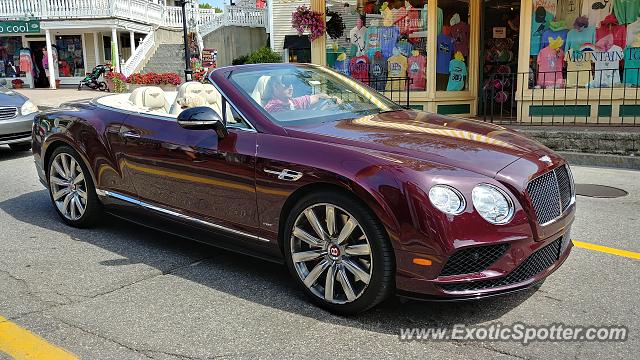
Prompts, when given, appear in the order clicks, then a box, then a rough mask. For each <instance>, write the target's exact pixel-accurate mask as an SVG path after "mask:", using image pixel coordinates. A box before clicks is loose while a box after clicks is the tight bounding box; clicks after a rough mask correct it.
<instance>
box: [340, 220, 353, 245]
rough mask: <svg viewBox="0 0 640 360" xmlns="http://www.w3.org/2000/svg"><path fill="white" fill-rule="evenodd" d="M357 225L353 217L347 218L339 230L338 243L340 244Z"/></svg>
mask: <svg viewBox="0 0 640 360" xmlns="http://www.w3.org/2000/svg"><path fill="white" fill-rule="evenodd" d="M357 226H358V222H356V220H355V219H354V218H353V217H350V218H349V220H347V222H346V223H345V224H344V226H343V227H342V230H340V235H338V240H337V242H338V244H342V243H343V242H344V241H345V240H347V238H348V237H349V236H351V233H352V232H353V230H354V229H355V228H356V227H357Z"/></svg>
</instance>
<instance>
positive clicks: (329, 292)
mask: <svg viewBox="0 0 640 360" xmlns="http://www.w3.org/2000/svg"><path fill="white" fill-rule="evenodd" d="M335 280H336V266H335V264H332V265H331V267H330V268H329V270H327V279H326V280H325V282H324V298H325V299H326V300H327V301H333V283H334V282H335Z"/></svg>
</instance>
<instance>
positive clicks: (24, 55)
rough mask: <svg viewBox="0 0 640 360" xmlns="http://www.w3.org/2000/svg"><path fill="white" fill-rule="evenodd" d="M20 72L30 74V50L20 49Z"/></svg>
mask: <svg viewBox="0 0 640 360" xmlns="http://www.w3.org/2000/svg"><path fill="white" fill-rule="evenodd" d="M19 59H20V63H19V67H20V71H23V72H25V73H30V72H31V68H32V67H33V63H32V62H31V50H29V49H21V50H20V58H19Z"/></svg>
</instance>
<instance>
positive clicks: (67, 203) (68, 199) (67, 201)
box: [62, 195, 71, 217]
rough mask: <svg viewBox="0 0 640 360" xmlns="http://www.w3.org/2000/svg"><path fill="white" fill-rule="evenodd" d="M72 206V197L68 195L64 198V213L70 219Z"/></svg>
mask: <svg viewBox="0 0 640 360" xmlns="http://www.w3.org/2000/svg"><path fill="white" fill-rule="evenodd" d="M70 204H71V196H69V195H67V196H66V197H65V198H64V202H63V203H62V213H63V214H64V215H65V216H67V217H69V214H70V209H69V206H70Z"/></svg>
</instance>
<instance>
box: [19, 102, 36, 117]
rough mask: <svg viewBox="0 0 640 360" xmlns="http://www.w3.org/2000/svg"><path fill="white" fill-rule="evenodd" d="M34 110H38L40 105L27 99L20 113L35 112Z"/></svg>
mask: <svg viewBox="0 0 640 360" xmlns="http://www.w3.org/2000/svg"><path fill="white" fill-rule="evenodd" d="M34 112H38V107H37V106H36V104H34V103H32V102H31V101H29V100H27V101H25V102H24V104H22V107H20V114H22V115H29V114H33V113H34Z"/></svg>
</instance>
